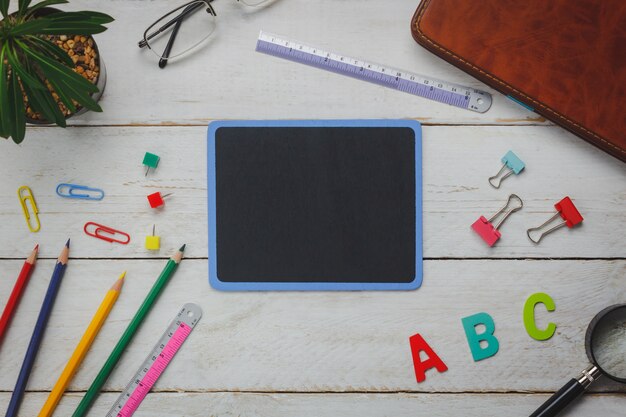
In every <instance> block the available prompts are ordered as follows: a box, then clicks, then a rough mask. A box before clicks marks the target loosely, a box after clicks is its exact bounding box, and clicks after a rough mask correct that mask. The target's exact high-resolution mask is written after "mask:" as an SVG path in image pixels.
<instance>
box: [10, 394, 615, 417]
mask: <svg viewBox="0 0 626 417" xmlns="http://www.w3.org/2000/svg"><path fill="white" fill-rule="evenodd" d="M547 397H548V396H547V395H542V394H534V395H510V394H499V395H493V396H487V395H468V394H458V395H441V394H404V393H401V394H391V395H389V394H352V395H346V394H332V395H320V394H309V395H303V394H261V393H259V394H243V393H209V394H206V393H186V394H183V393H168V394H162V393H161V394H149V395H148V397H147V398H146V400H145V401H144V402H143V404H142V405H141V407H140V408H139V410H138V411H137V413H135V414H134V416H135V417H171V416H172V414H173V412H177V413H180V414H176V415H184V416H185V417H208V416H210V417H230V416H233V415H237V416H239V417H266V416H273V417H298V416H348V415H355V416H356V415H358V416H360V417H449V416H450V415H451V414H450V410H463V416H464V417H482V416H485V415H516V416H525V415H528V414H530V413H531V412H532V411H534V410H535V408H537V407H538V406H539V404H541V403H542V402H543V401H545V399H546V398H547ZM80 398H81V397H80V396H79V395H77V394H69V395H66V396H65V397H64V398H63V400H62V401H61V404H60V405H59V408H58V411H57V414H58V415H59V416H69V415H71V413H72V412H73V411H74V409H75V407H76V406H77V405H78V402H79V401H80ZM116 399H117V395H116V394H104V395H102V396H101V397H100V398H99V399H98V400H97V401H96V404H95V406H94V408H93V409H92V410H93V411H92V412H91V413H90V415H94V416H103V415H105V413H106V412H108V411H109V408H110V406H111V405H112V404H113V402H114V401H115V400H116ZM8 401H9V396H8V395H7V394H0V407H3V406H4V404H7V403H8ZM44 401H45V396H44V395H43V394H41V393H35V394H28V395H26V397H25V400H24V407H23V411H24V413H23V414H24V415H31V416H32V415H35V414H36V413H37V412H38V411H39V407H40V406H41V404H43V402H44ZM625 406H626V397H624V396H623V395H620V396H618V395H590V394H588V395H586V396H584V397H583V398H582V399H581V400H579V401H578V402H577V403H576V404H575V405H574V406H572V407H571V408H570V409H569V410H568V411H567V412H566V413H563V414H562V415H563V417H588V416H592V415H601V416H619V415H622V412H623V410H624V407H625ZM173 410H176V411H173Z"/></svg>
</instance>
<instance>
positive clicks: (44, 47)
mask: <svg viewBox="0 0 626 417" xmlns="http://www.w3.org/2000/svg"><path fill="white" fill-rule="evenodd" d="M28 42H29V43H30V44H31V45H32V46H34V47H36V48H38V49H39V50H40V51H41V52H42V53H44V54H46V55H48V56H49V57H51V58H56V59H58V60H60V61H61V62H63V63H64V64H65V65H67V66H68V67H70V68H73V67H74V61H72V58H71V57H70V56H69V55H68V54H67V52H65V51H64V50H63V49H61V48H59V47H58V46H57V45H55V44H54V43H53V42H50V41H48V40H46V39H41V38H38V37H36V36H31V37H29V38H28Z"/></svg>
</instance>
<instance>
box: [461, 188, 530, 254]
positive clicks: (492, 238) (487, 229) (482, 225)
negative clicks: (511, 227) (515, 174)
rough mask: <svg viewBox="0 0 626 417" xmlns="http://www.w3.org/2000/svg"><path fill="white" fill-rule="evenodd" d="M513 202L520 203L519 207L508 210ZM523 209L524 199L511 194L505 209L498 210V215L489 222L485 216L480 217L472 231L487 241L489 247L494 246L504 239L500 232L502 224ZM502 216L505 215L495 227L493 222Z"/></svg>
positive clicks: (473, 225)
mask: <svg viewBox="0 0 626 417" xmlns="http://www.w3.org/2000/svg"><path fill="white" fill-rule="evenodd" d="M513 200H517V201H519V205H518V206H515V207H513V206H511V208H510V209H508V210H507V207H509V205H510V204H511V202H512V201H513ZM522 207H524V202H523V201H522V199H521V198H519V197H518V196H517V195H516V194H511V195H510V196H509V199H508V200H507V201H506V204H505V205H504V207H502V208H501V209H500V210H498V212H497V213H496V214H494V215H493V216H491V218H489V220H487V219H486V218H485V217H484V216H480V217H479V218H478V220H476V221H475V222H474V223H473V224H472V229H473V230H474V231H475V232H476V233H478V236H480V237H481V238H482V239H483V240H484V241H485V243H487V244H488V245H489V246H493V245H494V244H495V243H496V242H497V241H498V239H500V237H502V235H501V234H500V232H499V231H498V229H499V228H500V226H501V225H502V223H504V221H505V220H506V218H507V217H509V216H510V215H511V214H512V213H515V212H516V211H518V210H521V209H522ZM501 214H503V217H502V219H500V221H499V222H498V223H497V224H496V225H495V226H494V225H493V224H492V223H491V222H493V221H494V220H495V219H496V218H497V217H498V216H500V215H501Z"/></svg>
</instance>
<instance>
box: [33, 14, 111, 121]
mask: <svg viewBox="0 0 626 417" xmlns="http://www.w3.org/2000/svg"><path fill="white" fill-rule="evenodd" d="M59 11H60V10H58V9H55V8H52V7H44V8H43V9H40V10H38V11H37V13H36V14H37V15H38V16H46V15H49V14H51V13H54V12H59ZM67 37H68V39H71V37H70V35H67ZM85 37H86V38H87V39H91V40H92V41H93V45H92V46H91V48H93V50H94V51H95V53H96V56H95V62H96V66H97V67H98V68H99V72H98V76H97V77H96V80H95V83H94V84H96V86H97V87H98V90H99V91H98V92H96V93H93V94H91V98H93V99H94V100H95V101H96V102H98V101H100V98H101V97H102V94H103V93H104V88H105V86H106V82H107V75H106V67H105V66H104V61H103V60H102V56H101V55H100V50H99V49H98V44H97V43H96V40H95V39H94V38H93V36H85ZM75 68H76V67H75ZM87 111H89V109H87V108H85V107H78V108H77V111H76V112H74V113H72V114H69V115H67V116H66V117H65V119H66V120H67V119H70V118H72V117H74V116H76V115H80V114H83V113H86V112H87ZM26 122H27V123H29V124H35V125H52V124H54V123H53V122H50V121H48V120H43V119H32V118H30V117H28V115H26Z"/></svg>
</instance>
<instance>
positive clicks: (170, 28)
mask: <svg viewBox="0 0 626 417" xmlns="http://www.w3.org/2000/svg"><path fill="white" fill-rule="evenodd" d="M214 30H215V16H214V15H213V14H211V13H209V12H208V11H207V4H206V2H204V1H197V2H193V3H190V4H189V5H187V6H184V7H181V8H178V9H176V10H174V11H172V12H171V13H169V14H167V15H166V16H163V17H162V18H161V19H159V20H158V21H157V22H155V23H154V24H153V25H152V26H151V27H150V29H148V31H147V33H146V39H147V44H148V46H149V47H150V49H151V50H152V51H153V52H154V53H155V54H157V55H158V56H159V57H163V56H164V53H165V51H166V50H167V46H168V44H170V47H169V50H168V53H167V58H170V59H171V58H175V57H177V56H180V55H183V54H184V53H185V52H188V51H189V50H191V49H193V48H194V47H196V46H198V45H199V44H200V43H202V42H203V41H204V40H206V39H207V38H208V37H209V36H210V35H211V33H213V31H214ZM159 31H160V32H159ZM172 36H175V39H171V38H172Z"/></svg>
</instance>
